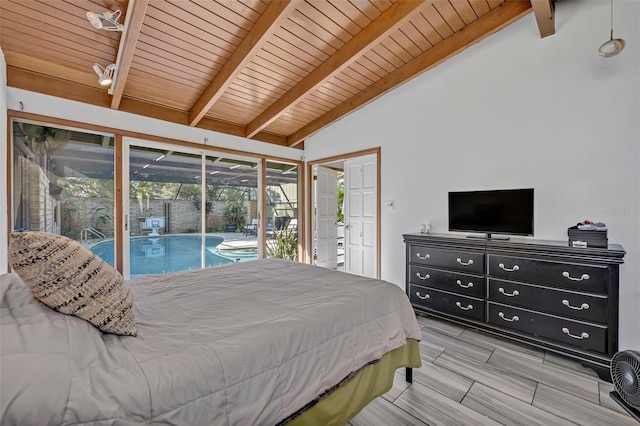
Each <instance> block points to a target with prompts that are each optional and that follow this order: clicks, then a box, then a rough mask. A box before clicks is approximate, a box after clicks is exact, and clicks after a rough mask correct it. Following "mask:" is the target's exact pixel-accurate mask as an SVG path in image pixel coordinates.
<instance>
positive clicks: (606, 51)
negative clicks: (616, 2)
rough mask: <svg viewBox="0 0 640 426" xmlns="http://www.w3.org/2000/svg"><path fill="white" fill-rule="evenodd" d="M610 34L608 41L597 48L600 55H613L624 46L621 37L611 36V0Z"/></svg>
mask: <svg viewBox="0 0 640 426" xmlns="http://www.w3.org/2000/svg"><path fill="white" fill-rule="evenodd" d="M610 15H611V36H610V39H609V41H606V42H604V43H603V44H602V46H600V48H599V49H598V53H599V54H600V56H602V57H605V58H608V57H610V56H615V55H617V54H618V53H620V52H621V51H622V49H623V48H624V40H623V39H621V38H615V39H614V38H613V0H611V11H610Z"/></svg>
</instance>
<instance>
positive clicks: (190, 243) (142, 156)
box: [123, 139, 259, 277]
mask: <svg viewBox="0 0 640 426" xmlns="http://www.w3.org/2000/svg"><path fill="white" fill-rule="evenodd" d="M123 154H124V157H125V158H126V159H127V160H128V161H126V164H125V167H124V173H123V174H124V178H125V179H123V180H124V182H123V194H124V197H123V198H124V200H123V208H124V211H125V217H124V224H125V225H124V230H123V231H124V235H123V242H124V246H125V247H124V250H123V252H124V262H123V264H124V265H123V266H124V272H125V276H130V277H135V276H139V275H146V274H164V273H170V272H177V271H185V270H192V269H201V268H210V267H215V266H221V265H225V264H228V263H233V262H239V261H247V260H254V259H256V258H257V257H258V250H257V248H258V238H257V237H258V235H257V233H255V232H251V224H252V219H253V218H256V217H258V214H259V211H258V210H259V203H258V202H257V192H258V191H257V188H258V182H257V181H258V176H259V164H258V162H256V161H255V160H252V159H247V158H240V157H237V156H228V155H214V154H213V153H211V152H207V151H203V150H197V149H191V148H187V147H177V146H171V149H168V148H167V145H165V144H160V143H152V142H147V141H139V140H126V139H125V143H124V146H123Z"/></svg>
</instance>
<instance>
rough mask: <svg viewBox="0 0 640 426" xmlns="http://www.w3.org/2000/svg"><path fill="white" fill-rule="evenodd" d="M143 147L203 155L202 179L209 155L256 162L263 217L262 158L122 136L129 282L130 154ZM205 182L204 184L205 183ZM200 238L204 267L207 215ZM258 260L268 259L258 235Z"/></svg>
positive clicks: (203, 196)
mask: <svg viewBox="0 0 640 426" xmlns="http://www.w3.org/2000/svg"><path fill="white" fill-rule="evenodd" d="M132 146H134V147H143V148H152V149H160V150H171V151H174V152H182V153H186V154H194V155H199V156H200V158H201V165H200V167H201V174H200V176H206V167H207V164H206V159H207V157H208V156H217V157H220V156H224V158H228V159H237V160H243V161H247V160H250V161H252V162H256V163H257V165H256V168H257V173H258V190H257V191H256V192H257V209H258V215H259V217H263V204H264V202H263V200H264V192H265V189H264V188H265V187H264V181H263V179H262V176H263V163H264V162H263V161H261V158H256V157H252V156H249V155H242V154H235V153H227V152H225V151H224V150H221V151H217V150H216V149H215V148H213V147H212V148H207V149H203V148H195V147H189V146H184V145H176V144H169V143H165V142H157V141H153V140H147V139H139V138H133V137H128V136H123V137H122V151H121V152H122V181H121V182H122V188H121V194H122V209H121V212H120V214H121V215H122V233H121V236H122V238H121V243H122V248H121V250H122V251H121V252H122V271H121V272H122V275H123V276H124V278H125V279H129V278H130V276H131V274H130V259H131V257H130V255H131V253H130V251H131V250H130V249H131V246H130V244H131V234H130V233H131V217H130V200H131V196H130V194H129V189H130V186H129V185H130V178H129V177H130V153H131V147H132ZM202 183H204V184H202ZM202 183H201V185H200V211H201V212H204V211H205V206H206V202H207V198H206V194H207V191H206V179H202ZM200 239H201V248H200V250H201V251H200V255H201V257H200V259H201V268H203V269H204V267H205V258H204V250H205V249H206V247H205V245H206V215H205V214H204V213H203V214H201V217H200ZM257 241H258V258H261V257H264V256H263V254H262V253H264V240H263V238H262V237H261V236H260V235H258V236H257Z"/></svg>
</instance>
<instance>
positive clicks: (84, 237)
mask: <svg viewBox="0 0 640 426" xmlns="http://www.w3.org/2000/svg"><path fill="white" fill-rule="evenodd" d="M89 234H91V235H94V236H95V237H96V238H97V239H98V240H104V239H105V238H106V237H107V236H106V235H104V234H103V233H102V232H100V231H98V230H97V229H95V228H82V230H81V231H80V241H81V242H83V243H86V242H87V241H89Z"/></svg>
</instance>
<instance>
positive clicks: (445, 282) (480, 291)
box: [409, 265, 485, 299]
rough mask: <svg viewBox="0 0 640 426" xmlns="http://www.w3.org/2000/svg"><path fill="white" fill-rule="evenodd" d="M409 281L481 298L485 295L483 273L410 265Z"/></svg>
mask: <svg viewBox="0 0 640 426" xmlns="http://www.w3.org/2000/svg"><path fill="white" fill-rule="evenodd" d="M409 282H410V283H411V284H418V285H422V286H427V287H432V288H438V289H441V290H446V291H450V292H452V293H459V294H462V295H465V296H471V297H477V298H479V299H482V298H484V296H485V278H484V276H482V275H471V274H462V273H459V272H449V271H444V270H441V269H433V268H425V267H424V266H416V265H409Z"/></svg>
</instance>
